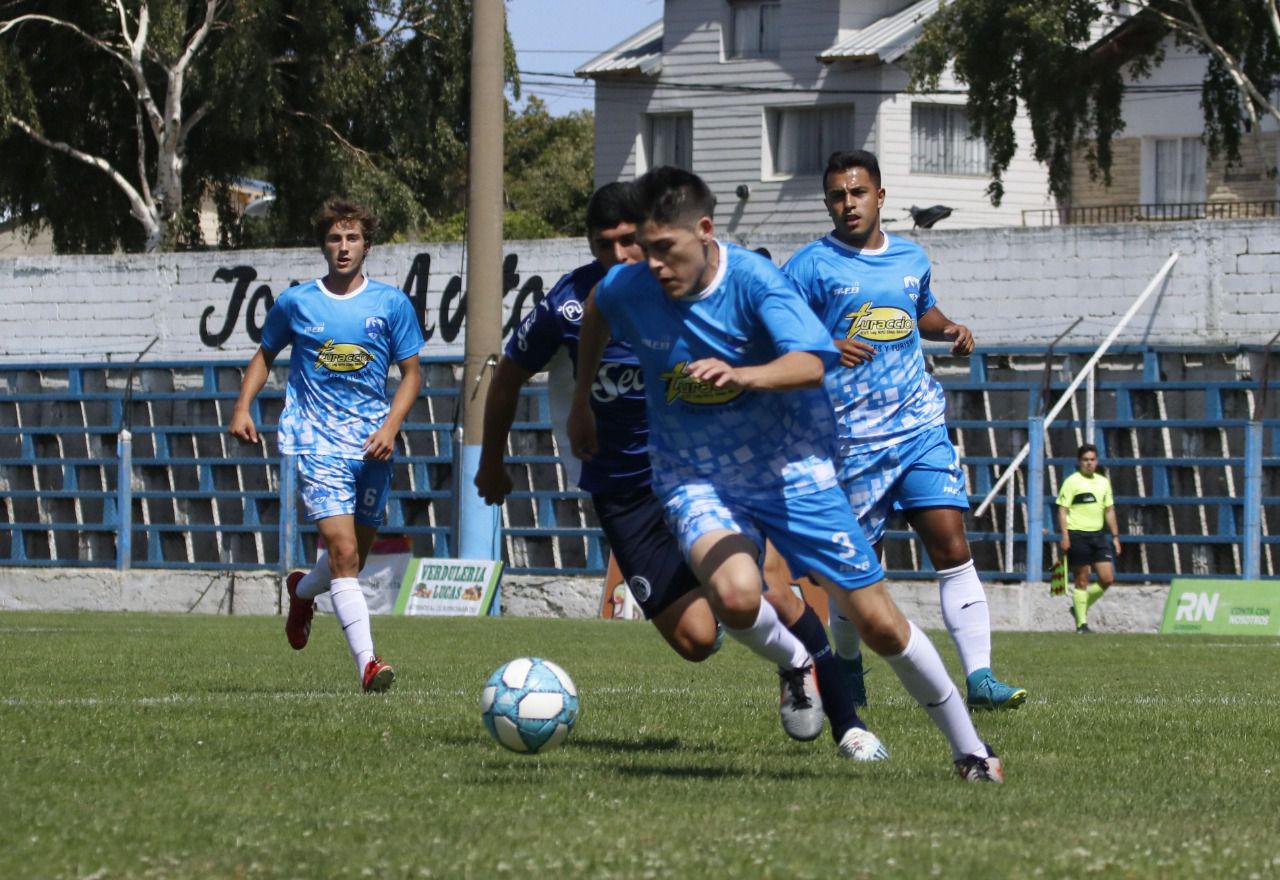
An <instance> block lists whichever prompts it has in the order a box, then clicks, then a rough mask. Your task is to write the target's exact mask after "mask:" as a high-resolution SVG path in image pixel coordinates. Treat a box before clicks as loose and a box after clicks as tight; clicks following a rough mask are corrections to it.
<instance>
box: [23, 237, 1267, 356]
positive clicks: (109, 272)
mask: <svg viewBox="0 0 1280 880" xmlns="http://www.w3.org/2000/svg"><path fill="white" fill-rule="evenodd" d="M944 222H945V221H944ZM888 228H889V230H890V231H891V232H892V231H895V230H896V226H892V225H891V226H889V227H888ZM825 231H826V230H825V229H824V228H822V227H818V228H816V229H815V230H814V231H813V235H767V234H763V233H761V234H756V235H753V236H750V237H741V240H742V241H744V243H746V244H748V245H751V246H753V247H754V246H760V245H763V246H766V247H768V248H769V250H770V252H771V253H772V255H773V258H774V260H775V261H778V262H781V261H782V260H784V259H785V258H787V257H788V256H790V255H791V254H792V253H793V252H794V251H795V250H796V249H797V248H799V247H800V246H801V245H803V244H804V243H805V242H807V241H809V240H810V238H812V237H813V236H816V235H820V234H822V233H824V232H825ZM902 234H911V233H908V232H906V231H905V230H904V231H903V233H902ZM912 235H913V237H914V238H916V239H917V240H918V241H919V242H920V243H921V244H923V245H924V246H925V248H926V249H927V250H928V251H929V253H930V255H931V257H932V258H933V261H934V270H933V285H934V289H935V291H936V293H937V294H938V296H939V299H940V302H941V304H942V307H943V309H944V310H945V311H946V312H947V314H949V315H950V316H951V317H953V318H955V319H957V320H960V321H963V322H965V323H967V324H968V325H969V326H970V327H971V328H972V329H973V331H974V333H975V334H976V336H977V338H978V341H979V344H983V345H998V344H1043V343H1045V342H1047V341H1049V340H1051V339H1053V338H1054V336H1056V335H1057V334H1058V333H1059V332H1060V331H1061V330H1062V329H1064V328H1065V327H1066V326H1067V325H1068V324H1069V323H1070V322H1071V321H1072V320H1074V318H1075V317H1076V316H1077V315H1083V316H1084V317H1085V321H1084V323H1083V324H1081V326H1080V327H1079V328H1077V330H1076V332H1075V333H1073V334H1072V337H1071V342H1073V343H1076V344H1083V343H1087V342H1089V341H1098V340H1101V338H1102V337H1103V336H1105V335H1106V333H1107V332H1108V330H1109V329H1110V328H1111V327H1112V326H1113V325H1114V324H1115V321H1116V319H1117V318H1118V317H1119V316H1120V315H1121V314H1123V313H1124V311H1125V310H1126V309H1127V308H1128V306H1129V304H1130V303H1131V302H1132V301H1133V299H1134V297H1136V296H1137V295H1138V293H1139V292H1141V290H1142V289H1143V287H1145V286H1146V284H1147V282H1148V280H1149V279H1150V278H1151V276H1152V275H1153V274H1154V273H1155V272H1156V270H1157V269H1159V267H1160V265H1161V264H1162V263H1163V262H1164V261H1165V259H1166V258H1167V257H1168V256H1169V253H1170V252H1171V251H1173V250H1174V249H1177V250H1178V251H1180V252H1181V253H1182V254H1183V257H1182V259H1181V260H1180V262H1179V263H1178V264H1177V265H1176V267H1175V268H1174V271H1173V273H1172V275H1171V276H1170V279H1169V281H1168V283H1167V285H1166V286H1165V288H1164V290H1163V291H1161V292H1160V293H1159V294H1158V295H1157V296H1156V297H1154V298H1153V299H1152V301H1151V302H1150V305H1149V306H1148V307H1147V308H1146V309H1145V310H1144V311H1143V313H1142V314H1141V315H1140V317H1139V318H1138V319H1137V320H1135V321H1134V322H1133V323H1132V324H1131V325H1130V328H1129V331H1128V332H1127V333H1126V334H1125V335H1124V337H1122V340H1123V341H1149V342H1156V343H1163V344H1172V345H1228V346H1231V345H1237V344H1242V343H1257V342H1265V341H1266V340H1267V339H1269V338H1270V336H1271V334H1273V333H1274V332H1275V330H1276V329H1277V328H1280V224H1277V222H1276V221H1274V220H1239V221H1200V222H1194V223H1150V224H1131V225H1124V226H1113V227H1101V226H1097V227H1093V226H1069V227H1048V228H1022V227H1014V228H1004V229H982V230H950V231H948V230H945V229H942V230H936V229H935V230H929V231H920V232H916V233H914V234H912ZM505 253H506V256H505V262H506V265H507V267H508V269H509V270H510V271H509V272H508V273H507V276H506V281H505V283H504V287H505V288H506V292H505V294H504V298H503V312H504V319H505V321H504V324H505V327H506V328H508V330H509V328H510V327H512V326H514V322H516V321H518V319H519V317H520V316H521V315H523V314H526V313H527V312H528V311H529V309H530V308H532V306H533V303H534V302H535V298H536V297H537V296H538V295H540V294H541V293H542V292H543V291H544V290H547V289H550V287H551V286H552V285H553V284H554V283H555V281H556V279H558V278H559V276H560V275H561V274H563V273H564V272H567V271H569V270H570V269H572V268H574V267H575V266H577V265H579V264H580V263H582V262H584V261H585V260H587V259H588V258H589V257H588V254H587V250H586V243H585V241H579V240H577V239H553V240H548V241H535V242H508V243H507V245H506V248H505ZM323 265H324V264H323V262H322V261H321V259H320V256H319V254H318V253H317V252H315V251H312V250H310V249H305V250H278V251H236V252H209V253H184V254H161V255H156V256H98V257H81V256H76V257H53V256H49V257H23V258H19V259H0V362H10V363H12V362H49V361H63V360H65V361H81V360H107V359H124V358H128V359H132V357H133V356H134V355H135V354H136V353H137V352H138V351H140V350H141V349H142V348H143V347H144V346H146V344H147V343H148V342H149V341H150V340H151V338H152V337H153V336H158V337H159V338H160V341H159V343H158V344H157V345H156V347H155V348H153V349H152V351H151V353H150V355H148V358H149V359H150V360H162V359H184V360H185V359H200V358H226V357H236V358H244V359H246V360H247V359H248V357H249V356H250V355H251V354H252V353H253V351H254V350H255V348H256V347H257V340H256V335H255V334H256V333H257V331H258V328H260V327H261V324H262V321H263V318H264V316H265V314H266V310H267V308H268V307H269V305H270V303H271V302H272V301H273V300H274V296H275V295H277V294H279V292H280V291H282V290H283V289H284V288H285V287H286V286H288V285H289V283H290V282H291V281H292V280H295V279H305V278H310V277H313V276H314V275H316V274H317V273H318V272H319V271H320V270H321V269H323ZM463 270H464V264H463V262H462V249H461V246H459V245H455V244H447V245H441V244H416V245H396V246H391V247H380V248H376V249H375V250H374V252H373V256H372V257H371V258H370V271H371V273H372V274H373V276H374V277H377V278H383V279H386V280H388V281H391V282H394V283H396V284H400V285H401V286H402V287H403V288H405V289H406V290H407V291H408V292H409V293H410V295H411V297H412V298H413V299H414V301H415V304H416V306H417V307H418V310H419V314H420V318H421V320H422V323H423V327H424V332H425V333H426V335H427V337H428V341H427V345H426V347H425V348H424V350H423V352H424V354H432V355H437V354H461V351H462V343H463V339H464V330H463V328H464V326H465V322H464V321H463V319H462V315H463V312H462V309H463V300H462V294H461V286H462V281H461V277H462V276H463V275H464V272H463ZM504 335H505V333H504Z"/></svg>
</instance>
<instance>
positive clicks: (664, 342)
mask: <svg viewBox="0 0 1280 880" xmlns="http://www.w3.org/2000/svg"><path fill="white" fill-rule="evenodd" d="M640 344H641V345H643V346H644V347H645V348H651V349H653V350H654V351H667V350H668V349H670V348H671V340H670V339H641V340H640Z"/></svg>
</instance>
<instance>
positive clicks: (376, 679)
mask: <svg viewBox="0 0 1280 880" xmlns="http://www.w3.org/2000/svg"><path fill="white" fill-rule="evenodd" d="M395 680H396V671H395V670H394V669H392V668H391V666H390V664H387V663H383V662H382V658H381V657H374V658H373V659H372V660H370V661H369V663H368V664H367V665H366V666H365V668H364V692H365V693H366V694H374V693H377V694H380V693H382V692H383V691H385V690H386V689H387V688H389V687H391V683H392V682H393V681H395Z"/></svg>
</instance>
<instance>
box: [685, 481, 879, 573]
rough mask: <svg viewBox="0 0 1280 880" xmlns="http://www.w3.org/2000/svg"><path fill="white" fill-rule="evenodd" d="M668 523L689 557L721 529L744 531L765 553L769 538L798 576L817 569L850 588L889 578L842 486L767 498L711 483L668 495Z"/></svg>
mask: <svg viewBox="0 0 1280 880" xmlns="http://www.w3.org/2000/svg"><path fill="white" fill-rule="evenodd" d="M663 510H664V513H665V515H666V518H667V523H668V525H670V526H671V530H672V531H673V532H675V534H676V536H677V537H678V538H679V539H680V550H681V551H682V552H683V553H684V555H685V558H686V559H688V558H689V551H690V549H691V548H692V547H693V545H694V544H695V543H696V542H697V540H698V539H699V538H701V537H702V536H703V535H706V534H709V533H711V532H714V531H718V530H721V529H727V530H728V531H731V532H738V533H739V534H741V535H743V536H745V537H746V538H748V539H749V540H751V542H752V543H754V544H755V545H756V547H758V548H759V549H760V552H761V554H763V552H764V542H765V539H766V538H767V539H768V540H769V541H772V542H773V546H775V547H777V548H778V552H779V553H781V554H782V557H783V558H784V559H785V560H786V561H787V565H788V566H790V568H791V573H792V574H793V575H795V576H797V577H800V576H804V575H808V574H810V573H813V572H816V573H817V574H820V575H822V576H823V577H825V578H827V579H828V580H830V581H832V582H833V583H835V584H837V585H839V586H840V587H843V588H844V589H846V590H857V589H860V588H862V587H867V586H870V585H871V584H874V583H876V582H878V581H880V580H882V579H883V578H884V571H883V570H882V569H881V568H880V562H879V560H877V559H876V557H875V555H874V554H873V553H872V552H871V545H870V544H868V543H867V539H866V538H865V537H864V536H863V534H862V529H861V527H859V525H858V521H857V519H856V518H855V517H854V516H853V513H852V511H850V510H849V502H848V500H847V499H846V498H845V496H844V492H843V491H841V489H840V488H839V487H838V486H832V487H831V488H829V489H823V490H820V491H818V492H812V493H810V494H807V495H798V496H795V497H793V498H782V497H778V498H773V499H769V500H766V501H760V500H750V501H744V500H741V499H732V498H725V497H723V496H722V495H721V494H720V493H719V491H718V490H717V489H716V487H715V486H714V485H713V484H710V483H695V484H692V485H684V486H680V487H679V488H677V489H676V490H675V491H674V492H672V493H671V494H670V495H668V496H667V497H666V498H664V499H663Z"/></svg>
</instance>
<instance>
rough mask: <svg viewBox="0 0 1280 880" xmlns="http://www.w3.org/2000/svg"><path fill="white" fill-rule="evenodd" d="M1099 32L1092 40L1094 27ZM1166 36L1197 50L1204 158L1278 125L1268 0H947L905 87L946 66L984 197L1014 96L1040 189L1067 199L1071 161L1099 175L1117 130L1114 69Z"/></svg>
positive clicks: (1004, 153) (1134, 72)
mask: <svg viewBox="0 0 1280 880" xmlns="http://www.w3.org/2000/svg"><path fill="white" fill-rule="evenodd" d="M1104 32H1110V34H1111V38H1109V39H1108V40H1106V41H1105V42H1104V43H1101V44H1100V43H1098V42H1096V38H1097V37H1098V35H1099V34H1100V33H1104ZM1166 36H1172V37H1173V39H1174V40H1175V42H1176V44H1177V45H1180V46H1187V47H1191V48H1193V49H1195V50H1196V51H1198V52H1201V53H1203V54H1205V55H1206V56H1207V57H1208V66H1207V70H1206V73H1205V77H1204V81H1203V83H1202V84H1201V107H1202V108H1203V111H1204V121H1205V135H1206V141H1207V145H1208V148H1209V152H1210V155H1212V156H1218V155H1223V154H1225V155H1226V157H1227V159H1228V161H1229V162H1238V161H1239V160H1240V143H1241V137H1242V136H1243V135H1244V134H1246V133H1249V132H1252V133H1258V132H1259V131H1260V126H1259V124H1258V123H1259V121H1260V119H1261V118H1262V117H1263V116H1270V117H1272V118H1274V119H1277V120H1280V108H1278V107H1277V104H1276V102H1275V101H1274V100H1273V94H1274V93H1273V88H1274V85H1275V84H1276V82H1277V80H1278V79H1280V16H1277V13H1276V5H1275V0H1230V2H1226V0H1137V2H1128V3H1120V2H1117V0H1101V2H1100V0H949V2H946V3H944V5H942V6H941V7H940V8H939V10H938V13H937V14H936V15H935V16H934V17H933V18H931V19H930V20H929V21H928V22H927V23H926V24H925V26H924V32H923V35H922V36H921V39H920V41H919V42H918V43H917V45H916V47H915V48H914V50H913V51H912V53H911V55H910V57H909V59H908V66H909V68H910V70H911V74H912V85H913V87H916V88H924V89H928V88H935V87H936V86H937V83H938V79H939V77H940V76H941V75H942V73H943V72H944V71H945V70H946V69H947V65H948V64H949V63H953V62H954V65H955V66H954V71H955V76H956V78H957V79H958V80H959V81H960V82H961V83H964V84H965V85H966V86H967V87H968V89H969V97H968V114H969V122H970V126H971V128H972V131H973V133H974V134H975V135H976V136H980V137H982V138H983V140H984V141H985V142H986V144H987V149H988V155H989V156H990V160H991V175H992V181H991V184H990V186H989V187H988V193H989V195H990V196H991V200H992V202H993V203H995V204H999V203H1000V199H1001V197H1002V196H1003V194H1004V184H1003V175H1004V172H1005V171H1006V170H1007V169H1008V167H1009V163H1010V161H1011V160H1012V159H1013V156H1014V152H1015V151H1016V149H1017V140H1016V138H1015V136H1014V128H1013V126H1014V119H1015V117H1016V115H1017V112H1018V102H1019V101H1022V102H1024V103H1025V106H1026V109H1027V115H1028V117H1029V119H1030V122H1031V131H1032V138H1033V144H1032V153H1033V155H1034V156H1035V158H1036V159H1037V160H1038V161H1040V162H1042V163H1044V164H1045V165H1046V166H1047V168H1048V171H1049V187H1050V190H1051V191H1052V192H1053V194H1054V195H1055V196H1056V197H1057V198H1058V199H1059V200H1060V201H1066V200H1068V199H1069V197H1070V189H1071V165H1072V156H1073V154H1074V152H1075V151H1076V150H1077V149H1079V148H1084V149H1085V155H1086V158H1087V160H1088V163H1089V168H1090V173H1091V174H1093V175H1095V176H1096V175H1101V176H1102V178H1103V179H1104V181H1105V182H1106V183H1107V184H1108V185H1110V182H1111V173H1110V172H1111V141H1112V139H1113V138H1114V137H1115V135H1116V134H1117V133H1118V132H1120V131H1122V130H1123V128H1124V120H1123V119H1122V118H1121V101H1122V99H1123V97H1124V91H1125V74H1126V73H1127V74H1128V75H1129V76H1130V77H1132V78H1134V79H1141V78H1145V77H1147V76H1149V75H1150V72H1151V70H1152V68H1153V66H1154V65H1156V64H1158V63H1160V61H1161V60H1163V54H1162V52H1163V49H1162V46H1163V39H1164V38H1165V37H1166Z"/></svg>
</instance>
